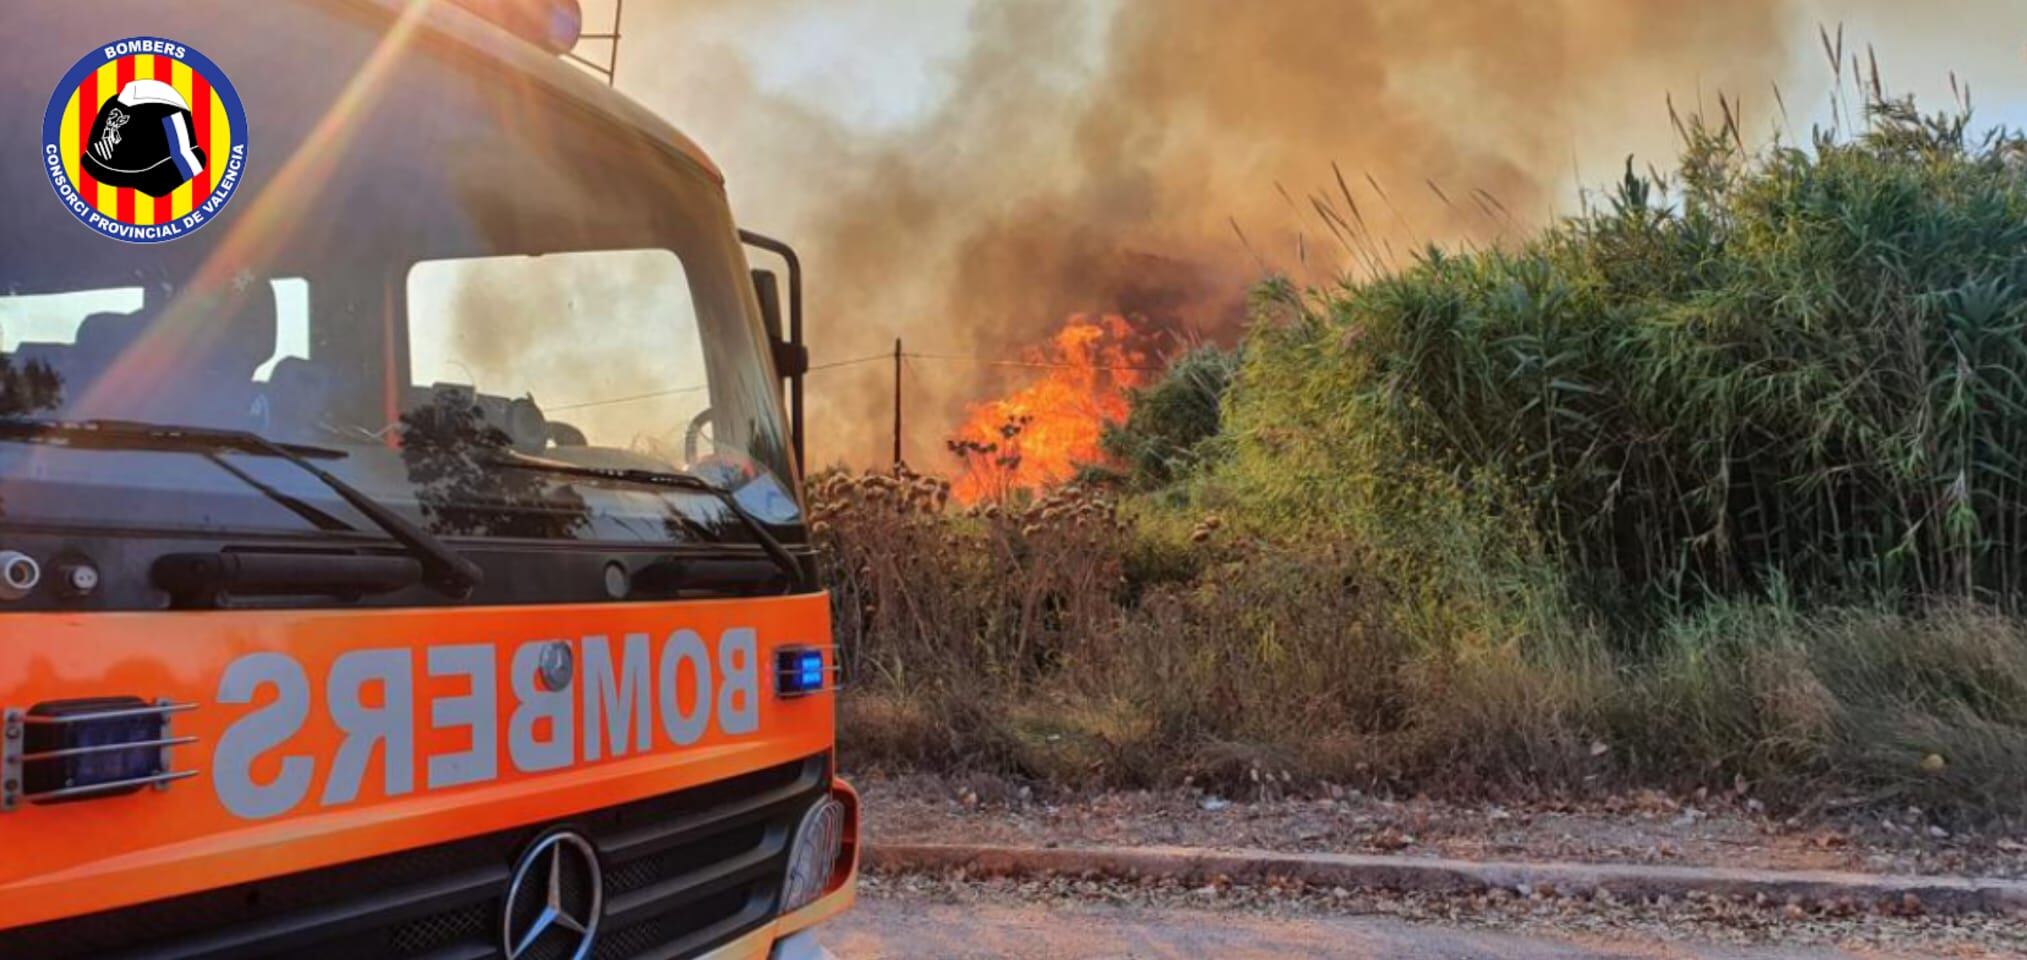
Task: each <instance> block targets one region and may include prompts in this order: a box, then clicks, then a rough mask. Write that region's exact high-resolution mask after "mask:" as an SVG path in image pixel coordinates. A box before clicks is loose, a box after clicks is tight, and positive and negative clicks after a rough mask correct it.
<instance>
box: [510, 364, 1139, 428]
mask: <svg viewBox="0 0 2027 960" xmlns="http://www.w3.org/2000/svg"><path fill="white" fill-rule="evenodd" d="M899 356H900V357H901V358H903V359H907V360H941V361H950V362H957V363H978V364H984V365H986V366H991V367H1020V368H1026V369H1033V370H1102V371H1105V372H1107V373H1160V372H1162V371H1163V370H1164V369H1166V368H1164V367H1136V366H1128V365H1123V364H1103V363H1049V362H1046V361H1041V360H1004V359H1000V358H998V357H979V356H971V355H968V354H960V353H916V352H914V351H904V352H902V353H901V354H900V355H899ZM894 358H895V353H894V352H893V351H891V350H889V351H886V352H884V353H874V354H869V355H867V356H863V357H853V358H851V359H849V360H832V361H830V362H828V363H819V364H815V365H813V366H811V367H810V368H809V371H808V372H810V373H816V372H818V371H820V370H836V369H838V368H840V367H853V366H858V365H859V364H862V363H872V362H874V361H876V360H885V361H889V362H891V361H893V359H894ZM708 389H710V386H709V385H708V384H696V385H694V386H688V387H675V388H673V389H669V390H654V391H650V392H648V393H635V394H629V395H627V396H623V397H607V398H605V399H601V400H584V401H579V402H577V403H565V404H558V405H556V406H550V407H545V408H544V409H545V410H549V411H551V412H555V413H561V412H563V411H566V410H583V409H586V408H589V407H606V406H612V405H614V404H620V403H638V402H640V401H642V400H658V399H660V398H662V397H673V396H678V395H681V394H685V393H696V392H698V391H701V390H708Z"/></svg>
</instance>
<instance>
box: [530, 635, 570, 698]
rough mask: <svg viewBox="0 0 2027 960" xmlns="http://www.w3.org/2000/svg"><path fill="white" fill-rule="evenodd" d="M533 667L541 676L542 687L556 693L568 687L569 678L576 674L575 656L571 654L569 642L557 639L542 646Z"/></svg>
mask: <svg viewBox="0 0 2027 960" xmlns="http://www.w3.org/2000/svg"><path fill="white" fill-rule="evenodd" d="M535 667H536V670H537V671H538V672H540V674H541V676H542V689H544V690H548V691H549V692H551V693H556V692H560V691H563V690H568V689H570V680H571V678H572V677H574V676H576V675H577V658H576V657H575V656H573V655H571V653H570V645H569V644H567V643H564V642H563V641H561V640H557V641H553V642H551V643H550V644H549V645H547V646H545V647H543V648H542V658H541V659H540V660H538V661H536V664H535Z"/></svg>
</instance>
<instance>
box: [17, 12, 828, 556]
mask: <svg viewBox="0 0 2027 960" xmlns="http://www.w3.org/2000/svg"><path fill="white" fill-rule="evenodd" d="M201 5H205V6H214V5H215V6H219V7H220V8H221V10H223V9H224V8H226V7H230V8H231V14H232V15H231V16H230V17H226V16H223V14H221V16H220V18H219V20H220V21H221V22H225V21H231V22H233V23H234V24H235V26H234V27H233V28H232V30H231V32H229V33H221V34H218V35H216V36H207V37H205V38H204V39H203V43H204V45H205V46H206V48H207V49H209V50H210V52H211V53H212V55H213V56H214V58H216V59H218V60H219V61H220V62H222V63H232V64H235V66H234V67H233V69H235V70H237V71H239V72H242V73H244V74H247V75H249V76H256V77H270V76H271V77H274V78H277V79H274V80H272V81H271V82H266V83H259V84H243V86H245V87H247V88H248V89H247V90H246V91H244V93H245V94H246V96H247V99H248V113H249V118H250V119H249V123H250V125H251V126H252V128H253V129H252V130H251V131H250V137H249V139H250V140H251V142H252V143H253V145H254V147H255V149H256V150H257V151H258V153H257V154H256V155H255V161H257V162H259V163H261V164H264V166H262V167H255V166H252V165H251V162H250V165H249V170H250V171H257V175H256V174H254V173H250V174H249V176H248V177H247V178H246V180H245V182H244V186H243V187H242V189H244V190H246V191H247V193H246V194H244V195H242V196H240V197H239V198H237V199H236V200H235V202H234V203H233V205H232V206H230V207H228V208H227V210H226V212H225V213H224V215H223V216H222V217H221V218H220V221H219V222H217V223H214V224H210V225H208V226H206V227H205V228H204V229H202V230H200V231H197V232H195V233H193V234H191V235H190V236H187V237H183V238H179V239H176V240H174V241H171V242H168V243H162V244H155V245H138V246H137V245H126V244H121V243H118V242H115V241H112V240H108V239H106V238H104V237H101V236H99V235H97V234H95V233H93V232H91V231H88V230H84V229H81V228H79V227H78V226H77V225H76V224H75V223H66V222H63V220H61V219H59V216H61V215H63V210H62V207H61V205H60V204H59V203H58V202H57V201H56V200H55V199H54V198H51V197H47V196H43V195H41V194H38V193H37V192H35V191H34V190H30V189H25V188H23V189H16V188H15V186H14V185H13V182H12V180H10V181H9V184H8V189H9V190H10V195H19V196H20V197H21V200H20V201H19V202H18V203H17V204H16V206H17V207H21V208H28V210H29V213H28V215H24V216H10V217H9V218H8V220H7V222H5V223H4V224H0V416H9V417H34V418H37V419H42V420H52V419H53V420H87V419H105V420H131V421H144V422H147V423H153V424H183V425H191V426H203V427H208V428H215V429H230V430H243V431H248V432H252V433H256V434H259V435H260V436H262V437H266V438H269V439H272V440H275V441H279V442H290V443H301V444H309V445H315V446H318V447H325V448H331V449H335V450H340V451H343V452H344V454H345V456H343V457H342V458H336V459H333V460H330V461H328V462H324V463H322V466H324V467H325V468H326V469H328V470H329V471H330V472H331V473H332V474H333V475H335V476H338V477H340V478H342V479H343V480H344V481H345V482H346V483H349V484H351V485H353V486H355V487H357V488H359V489H360V490H362V491H364V492H365V493H367V494H368V495H370V496H371V497H372V498H373V499H374V500H376V501H378V502H380V503H384V504H386V505H387V506H389V507H391V508H393V509H395V510H397V511H400V512H402V513H403V514H404V515H406V516H408V517H410V518H411V519H413V520H414V521H415V522H417V523H419V524H421V525H422V526H423V527H424V528H425V529H427V530H429V531H430V532H432V533H435V534H437V535H440V536H447V537H465V538H508V539H533V540H579V541H619V542H629V543H638V542H644V541H645V542H658V541H681V540H691V539H698V538H700V537H706V536H707V535H710V534H712V532H713V531H715V532H716V533H717V534H719V535H722V537H723V539H726V540H734V541H736V540H750V537H745V536H743V535H742V533H741V531H743V530H746V529H748V528H747V527H745V526H744V525H742V524H741V523H739V522H738V521H737V520H736V519H735V518H733V517H730V516H728V515H727V514H728V511H727V509H726V505H725V504H724V503H722V502H721V501H719V500H718V499H717V498H715V497H713V496H711V495H708V494H705V493H700V492H697V491H689V490H684V489H680V488H669V487H656V486H652V485H646V484H640V483H630V482H627V481H626V480H625V479H624V475H625V471H629V470H631V471H636V472H658V473H669V472H678V473H687V474H692V475H695V476H697V477H700V478H702V479H704V480H706V481H708V482H709V483H710V484H712V485H715V486H720V487H724V488H727V489H730V490H732V491H733V492H734V495H735V496H736V497H737V502H738V504H740V505H743V506H744V507H746V508H747V511H748V512H749V513H750V514H751V515H753V516H754V517H757V518H758V519H759V520H760V521H761V522H763V523H765V524H767V525H769V526H772V527H777V528H780V532H782V534H783V535H784V537H799V536H800V534H799V532H797V531H798V529H799V526H800V511H799V506H798V503H797V498H796V495H795V492H794V491H795V480H794V474H793V470H794V467H793V465H792V464H791V463H790V462H789V456H788V453H787V450H788V444H787V442H786V440H785V437H784V430H783V428H782V418H781V413H780V396H779V387H778V384H777V382H776V381H775V379H774V377H773V373H772V368H771V362H770V360H769V359H768V353H767V351H766V348H765V344H766V340H765V335H764V334H763V332H762V330H761V325H760V324H759V322H758V320H757V318H756V312H757V311H756V307H755V303H754V296H753V292H752V288H751V285H750V281H749V280H748V278H747V273H746V265H745V260H744V258H743V255H742V253H741V251H740V249H739V247H738V245H737V241H736V239H735V232H734V230H733V227H732V224H731V219H730V215H729V213H728V211H727V209H726V205H725V200H724V195H723V191H722V188H721V187H720V186H719V185H718V184H717V183H716V182H715V181H714V180H713V179H712V178H710V177H709V176H707V175H706V174H705V173H704V172H703V171H702V170H701V169H699V168H698V166H697V165H696V164H695V163H694V162H692V161H690V160H688V159H687V158H685V157H683V156H681V155H680V154H679V153H678V152H677V151H676V150H674V149H672V148H671V147H669V146H668V145H667V144H666V143H665V142H662V141H660V140H658V139H656V138H655V137H652V136H650V135H649V134H648V133H645V132H643V131H641V130H639V129H637V128H635V127H634V126H631V125H628V124H625V123H621V122H619V121H616V120H610V119H606V118H604V117H602V116H599V115H597V114H595V113H594V112H593V111H589V110H586V109H584V108H583V107H582V106H580V105H578V104H575V103H572V102H569V101H568V100H567V99H566V98H564V97H562V96H560V95H558V94H555V93H554V92H552V91H550V90H548V89H545V88H543V87H542V86H540V85H538V84H533V83H530V82H528V81H527V80H526V79H525V78H521V77H517V76H516V75H514V74H513V73H511V72H510V71H508V70H507V69H506V68H505V67H503V66H498V65H494V64H490V63H488V62H486V61H484V60H482V59H481V58H478V57H475V56H471V55H469V52H468V51H460V50H459V49H457V48H456V46H455V45H454V44H451V43H450V42H449V41H447V40H443V39H442V38H434V39H432V38H428V37H420V36H419V38H418V39H414V40H412V41H411V42H410V43H409V44H408V45H407V46H406V47H405V48H403V49H401V50H399V51H397V52H396V53H394V54H391V55H387V56H386V57H385V60H386V62H385V63H384V64H382V65H381V66H380V67H378V68H376V70H375V71H374V72H373V73H372V74H371V76H372V79H373V80H374V83H375V86H374V88H373V90H371V91H365V92H362V91H361V90H360V86H359V81H358V79H357V78H358V77H359V76H360V75H361V71H362V70H363V69H364V66H365V64H366V61H367V60H368V59H369V58H371V57H372V56H373V54H374V51H375V49H376V44H384V42H385V41H384V38H383V37H382V36H381V33H380V29H381V28H382V27H384V24H378V23H375V22H374V21H372V20H371V19H368V18H362V17H358V16H349V17H328V16H321V15H314V14H315V12H316V11H317V10H318V9H320V8H319V7H317V6H316V5H294V4H276V5H272V8H271V9H270V8H269V5H258V7H256V8H244V7H242V6H241V5H238V4H208V3H207V4H201ZM199 19H200V18H192V22H198V20H199ZM252 21H262V22H260V23H255V22H252ZM269 21H272V22H269ZM296 21H301V22H296ZM306 35H316V36H318V37H319V38H320V46H319V55H318V56H317V57H314V58H297V60H299V61H301V62H286V63H283V62H276V63H273V64H265V63H263V61H265V60H276V59H277V58H279V57H283V56H286V45H273V44H266V43H264V42H262V41H261V40H260V38H261V37H272V36H306ZM193 42H194V41H193ZM221 53H223V54H225V55H221ZM228 57H230V59H228ZM9 109H12V108H9ZM333 117H337V118H339V120H340V121H342V124H340V127H339V128H338V129H335V130H334V128H333V124H334V122H336V121H333V120H332V118H333ZM39 189H40V191H41V192H42V193H45V194H46V193H47V192H48V188H47V186H46V185H41V186H39ZM44 208H46V209H44ZM507 455H523V456H534V457H540V458H544V459H546V460H550V461H557V462H561V463H566V464H570V465H573V466H579V467H586V468H596V469H593V470H587V471H584V472H581V473H571V472H564V471H553V472H541V471H516V470H502V469H498V467H497V464H498V462H499V461H500V460H501V459H502V458H503V457H504V456H507ZM239 474H246V475H251V476H253V477H254V478H256V479H257V480H258V481H259V482H260V483H261V484H265V485H268V486H270V487H272V488H274V489H275V490H278V491H280V492H282V493H284V494H285V495H286V497H288V498H294V499H295V500H297V501H300V502H303V503H308V504H312V505H313V506H314V507H315V508H316V510H317V511H318V512H321V513H326V514H328V515H329V516H331V517H334V518H337V520H339V521H341V522H343V523H344V525H346V526H348V527H351V528H353V529H355V530H357V531H359V532H361V533H362V534H370V533H374V532H375V528H374V526H373V525H372V524H370V523H368V522H366V521H365V519H364V518H361V517H359V516H358V515H357V513H356V512H355V511H353V510H352V509H351V508H350V507H349V506H348V505H347V504H346V503H345V502H344V501H343V500H341V499H338V498H335V497H334V496H333V495H332V494H331V492H330V491H329V490H328V489H325V488H323V487H322V486H320V485H319V484H317V483H316V482H315V481H314V480H313V479H308V478H305V477H303V476H301V475H300V473H299V472H293V471H290V470H288V469H287V468H286V465H284V464H277V463H276V462H274V461H273V459H272V458H260V457H241V456H236V455H234V454H231V453H224V454H220V455H219V456H217V457H215V458H210V457H190V456H178V455H176V454H174V453H171V452H165V451H160V450H147V449H140V450H117V451H107V450H83V449H73V448H67V447H65V446H64V445H63V444H61V443H19V442H7V443H0V522H6V523H28V524H57V525H64V526H79V525H88V526H94V527H107V526H110V527H117V528H121V529H127V530H133V529H197V530H204V531H209V532H215V531H231V532H234V533H290V532H293V533H319V534H332V533H337V534H343V533H345V531H342V530H336V531H334V530H330V529H321V528H328V527H332V526H335V524H330V523H325V524H321V525H320V524H315V523H312V522H310V521H309V520H307V519H305V517H304V515H303V512H302V511H299V510H290V509H286V508H285V507H284V506H282V505H281V504H280V503H278V502H277V500H276V499H275V498H274V497H271V496H265V495H263V494H262V493H261V491H260V490H259V489H258V488H255V487H251V486H249V484H248V483H247V482H245V480H244V479H243V478H242V477H241V476H239ZM700 531H702V532H701V533H700Z"/></svg>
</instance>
